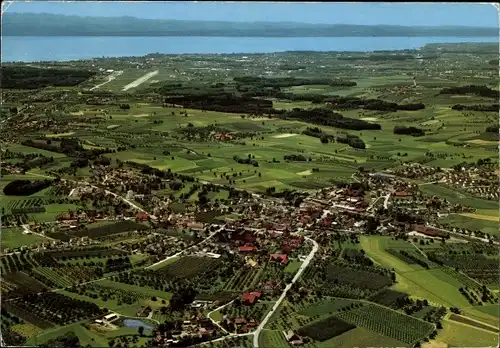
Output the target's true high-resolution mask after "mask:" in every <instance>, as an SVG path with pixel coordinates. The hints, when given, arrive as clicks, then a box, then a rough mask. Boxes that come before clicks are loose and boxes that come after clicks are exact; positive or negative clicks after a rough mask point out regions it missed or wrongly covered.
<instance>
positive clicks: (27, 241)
mask: <svg viewBox="0 0 500 348" xmlns="http://www.w3.org/2000/svg"><path fill="white" fill-rule="evenodd" d="M0 235H1V247H2V248H19V247H22V246H27V245H31V244H37V243H41V242H44V241H48V239H47V238H45V237H42V236H39V235H36V234H24V233H23V229H22V228H20V227H11V228H2V229H1V231H0Z"/></svg>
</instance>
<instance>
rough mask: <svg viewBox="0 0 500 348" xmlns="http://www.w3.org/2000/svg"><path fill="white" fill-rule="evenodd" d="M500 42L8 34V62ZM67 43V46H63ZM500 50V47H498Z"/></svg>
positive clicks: (478, 39) (394, 48) (342, 50)
mask: <svg viewBox="0 0 500 348" xmlns="http://www.w3.org/2000/svg"><path fill="white" fill-rule="evenodd" d="M449 44H451V45H471V44H472V45H498V41H497V40H494V39H489V38H485V37H463V38H446V37H444V38H443V37H416V38H402V37H394V38H392V39H391V38H381V37H354V38H349V37H327V38H325V37H318V38H304V37H298V38H254V37H252V38H236V37H191V38H190V39H189V40H186V38H185V37H165V36H162V37H138V36H133V37H123V36H122V37H120V36H74V37H69V36H5V37H3V40H2V48H3V50H2V62H3V63H16V62H17V63H22V62H24V63H30V62H31V63H33V62H71V61H85V60H86V61H90V60H94V59H102V58H106V59H120V58H138V57H144V56H151V55H155V54H160V55H165V56H168V55H175V56H189V55H253V54H284V53H285V54H286V53H291V54H293V53H295V54H297V53H298V54H300V53H303V52H315V53H319V54H359V53H377V52H384V51H385V52H395V53H396V52H404V51H407V52H415V51H416V50H419V49H422V48H424V47H425V46H427V45H449ZM62 47H64V49H61V48H62ZM497 50H498V49H497Z"/></svg>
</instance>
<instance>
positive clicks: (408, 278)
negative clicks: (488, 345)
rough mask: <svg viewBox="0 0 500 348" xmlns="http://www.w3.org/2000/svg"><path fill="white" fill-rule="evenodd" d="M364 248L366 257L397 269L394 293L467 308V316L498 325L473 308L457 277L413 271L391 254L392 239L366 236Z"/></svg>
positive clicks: (363, 240)
mask: <svg viewBox="0 0 500 348" xmlns="http://www.w3.org/2000/svg"><path fill="white" fill-rule="evenodd" d="M360 242H361V246H362V247H363V250H365V252H366V254H367V255H368V256H369V257H370V258H372V259H373V260H374V261H376V262H377V263H379V264H381V265H382V266H385V267H389V268H393V269H394V270H395V271H396V284H395V285H394V286H393V289H394V290H397V291H402V292H406V293H408V294H409V295H411V296H414V297H416V298H420V299H427V300H428V301H429V302H430V303H431V304H435V305H442V306H446V307H458V308H461V309H463V312H464V313H465V315H467V316H470V317H471V318H473V319H476V320H479V321H484V322H486V323H490V324H494V323H495V322H496V321H497V319H496V318H495V316H493V315H490V314H488V313H485V312H484V311H479V310H477V309H476V308H475V307H470V305H469V303H468V302H467V300H466V299H465V297H464V296H462V295H461V294H460V292H459V291H458V289H459V288H460V287H462V286H464V284H461V283H460V282H459V281H458V280H457V279H456V278H454V277H451V276H450V275H449V274H447V273H445V272H443V271H442V270H440V269H430V270H425V269H422V268H420V269H417V270H416V269H413V268H412V266H411V265H408V264H406V263H405V262H403V261H401V260H400V259H398V258H396V257H394V256H392V255H391V254H389V253H387V252H386V251H385V250H384V249H385V248H386V247H387V245H388V244H389V242H390V238H388V237H379V236H362V237H361V239H360Z"/></svg>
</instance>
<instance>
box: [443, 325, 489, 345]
mask: <svg viewBox="0 0 500 348" xmlns="http://www.w3.org/2000/svg"><path fill="white" fill-rule="evenodd" d="M436 341H441V342H446V343H447V344H448V345H449V346H455V347H494V346H496V345H497V344H498V336H497V335H496V334H494V333H492V332H488V331H485V330H481V329H477V328H474V327H472V326H469V325H466V324H462V323H458V322H456V321H452V320H449V319H445V320H443V329H442V330H439V331H438V335H437V337H436Z"/></svg>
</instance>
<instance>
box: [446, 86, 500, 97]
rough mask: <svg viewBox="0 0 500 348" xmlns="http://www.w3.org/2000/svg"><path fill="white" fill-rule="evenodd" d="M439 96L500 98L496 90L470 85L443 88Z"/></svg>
mask: <svg viewBox="0 0 500 348" xmlns="http://www.w3.org/2000/svg"><path fill="white" fill-rule="evenodd" d="M439 94H459V95H463V94H476V95H478V96H481V97H487V98H495V99H498V98H500V92H499V91H497V90H494V89H491V88H489V87H487V86H478V85H468V86H460V87H449V88H443V89H442V90H441V91H440V92H439Z"/></svg>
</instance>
